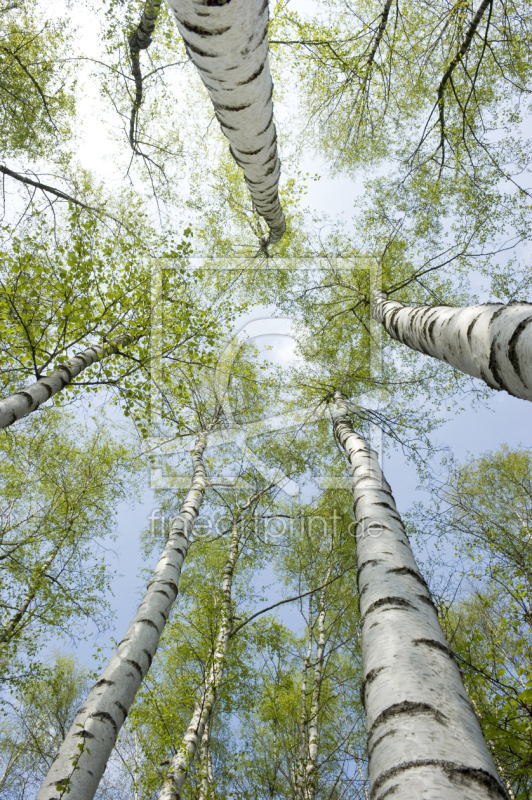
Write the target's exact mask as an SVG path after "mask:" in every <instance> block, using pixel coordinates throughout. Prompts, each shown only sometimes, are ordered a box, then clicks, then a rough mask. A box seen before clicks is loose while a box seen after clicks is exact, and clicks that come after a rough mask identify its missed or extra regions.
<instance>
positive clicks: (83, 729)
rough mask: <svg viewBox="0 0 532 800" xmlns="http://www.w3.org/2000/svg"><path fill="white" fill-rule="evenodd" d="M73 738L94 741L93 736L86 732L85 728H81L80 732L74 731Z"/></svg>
mask: <svg viewBox="0 0 532 800" xmlns="http://www.w3.org/2000/svg"><path fill="white" fill-rule="evenodd" d="M73 736H80V737H81V738H82V739H94V734H93V733H91V732H90V731H86V730H85V728H82V729H81V730H80V731H76V733H74V734H73Z"/></svg>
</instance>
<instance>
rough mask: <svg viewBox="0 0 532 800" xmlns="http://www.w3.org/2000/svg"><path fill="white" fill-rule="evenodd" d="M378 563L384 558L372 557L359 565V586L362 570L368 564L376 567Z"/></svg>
mask: <svg viewBox="0 0 532 800" xmlns="http://www.w3.org/2000/svg"><path fill="white" fill-rule="evenodd" d="M377 564H382V558H370V559H368V560H367V561H364V563H363V564H361V565H360V566H359V568H358V571H357V586H359V585H360V574H361V572H362V570H363V569H364V568H365V567H368V566H370V567H375V566H376V565H377Z"/></svg>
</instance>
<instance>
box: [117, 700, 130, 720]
mask: <svg viewBox="0 0 532 800" xmlns="http://www.w3.org/2000/svg"><path fill="white" fill-rule="evenodd" d="M115 706H117V707H118V708H119V709H120V711H121V712H122V714H123V715H124V719H125V718H126V717H127V708H126V707H125V706H123V705H122V703H121V702H120V701H119V700H115Z"/></svg>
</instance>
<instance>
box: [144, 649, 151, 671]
mask: <svg viewBox="0 0 532 800" xmlns="http://www.w3.org/2000/svg"><path fill="white" fill-rule="evenodd" d="M142 652H143V653H144V654H145V655H146V658H147V659H148V669H149V668H150V667H151V662H152V661H153V658H152V654H151V653H150V651H149V650H146V648H144V650H143V651H142Z"/></svg>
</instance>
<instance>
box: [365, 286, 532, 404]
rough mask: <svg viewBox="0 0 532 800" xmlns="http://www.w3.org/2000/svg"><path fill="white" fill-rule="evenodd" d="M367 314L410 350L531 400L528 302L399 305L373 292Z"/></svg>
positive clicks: (531, 332)
mask: <svg viewBox="0 0 532 800" xmlns="http://www.w3.org/2000/svg"><path fill="white" fill-rule="evenodd" d="M371 315H372V317H373V319H375V320H377V322H381V323H382V325H383V326H384V328H385V330H386V331H387V333H389V335H390V336H391V337H392V338H394V339H397V340H398V341H399V342H402V343H403V344H406V345H407V346H408V347H411V348H412V349H413V350H419V352H420V353H424V354H425V355H428V356H432V357H433V358H438V359H440V360H441V361H445V362H446V363H447V364H450V365H451V367H454V368H455V369H457V370H459V371H460V372H465V373H466V374H467V375H472V376H473V377H474V378H480V379H481V380H483V381H484V382H485V383H487V384H488V386H491V388H492V389H504V390H506V391H507V392H508V393H509V394H512V395H514V397H521V398H523V399H524V400H532V325H531V324H530V323H532V304H530V303H509V304H508V305H504V304H502V303H486V304H484V305H478V306H467V307H464V308H453V307H451V306H404V305H403V304H402V303H399V302H397V301H396V300H388V297H387V295H386V294H385V293H384V292H379V291H376V292H374V294H373V297H372V303H371Z"/></svg>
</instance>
